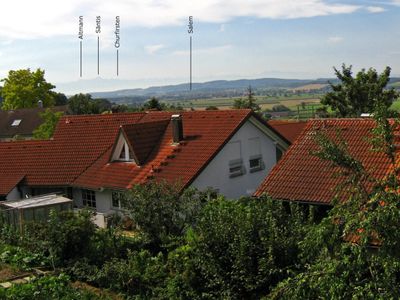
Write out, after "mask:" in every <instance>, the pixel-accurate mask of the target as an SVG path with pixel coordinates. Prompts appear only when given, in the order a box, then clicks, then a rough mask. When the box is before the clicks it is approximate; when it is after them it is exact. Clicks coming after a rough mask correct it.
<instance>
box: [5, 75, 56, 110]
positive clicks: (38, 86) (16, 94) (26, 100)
mask: <svg viewBox="0 0 400 300" xmlns="http://www.w3.org/2000/svg"><path fill="white" fill-rule="evenodd" d="M1 81H2V82H4V86H3V89H2V97H3V98H4V101H3V104H2V108H3V109H4V110H10V109H19V108H32V107H37V105H38V101H39V100H42V101H43V105H44V107H49V106H53V105H54V93H53V92H52V91H51V90H52V89H53V88H55V86H54V85H52V84H51V83H48V82H47V81H46V80H45V78H44V71H43V70H41V69H37V70H36V71H34V72H31V70H30V69H21V70H17V71H10V72H9V73H8V77H7V78H4V79H2V80H1Z"/></svg>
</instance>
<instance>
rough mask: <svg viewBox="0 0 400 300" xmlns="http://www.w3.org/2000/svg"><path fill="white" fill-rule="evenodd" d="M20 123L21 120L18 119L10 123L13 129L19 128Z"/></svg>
mask: <svg viewBox="0 0 400 300" xmlns="http://www.w3.org/2000/svg"><path fill="white" fill-rule="evenodd" d="M21 121H22V120H20V119H17V120H14V121H13V122H12V124H11V126H13V127H17V126H19V124H21Z"/></svg>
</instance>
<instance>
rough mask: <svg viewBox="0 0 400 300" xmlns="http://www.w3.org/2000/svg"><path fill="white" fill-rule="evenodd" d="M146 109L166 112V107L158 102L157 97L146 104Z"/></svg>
mask: <svg viewBox="0 0 400 300" xmlns="http://www.w3.org/2000/svg"><path fill="white" fill-rule="evenodd" d="M143 107H144V109H152V110H164V109H165V107H164V106H163V105H162V104H161V103H160V102H159V101H158V99H157V98H156V97H152V98H151V99H150V100H149V101H147V102H146V103H145V104H144V106H143Z"/></svg>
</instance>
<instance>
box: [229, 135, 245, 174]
mask: <svg viewBox="0 0 400 300" xmlns="http://www.w3.org/2000/svg"><path fill="white" fill-rule="evenodd" d="M226 155H227V156H228V157H229V158H231V159H230V160H229V177H230V178H233V177H237V176H240V175H243V174H244V173H245V168H244V166H243V160H242V149H241V142H240V141H234V142H230V143H228V144H227V145H226Z"/></svg>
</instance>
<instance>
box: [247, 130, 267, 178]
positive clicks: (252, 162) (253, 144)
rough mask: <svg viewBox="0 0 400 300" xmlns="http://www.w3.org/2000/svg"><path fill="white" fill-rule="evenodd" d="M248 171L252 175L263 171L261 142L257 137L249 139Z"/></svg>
mask: <svg viewBox="0 0 400 300" xmlns="http://www.w3.org/2000/svg"><path fill="white" fill-rule="evenodd" d="M249 153H250V157H249V170H250V173H254V172H257V171H260V170H263V169H264V162H263V160H262V154H261V142H260V138H259V137H254V138H251V139H249Z"/></svg>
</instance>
